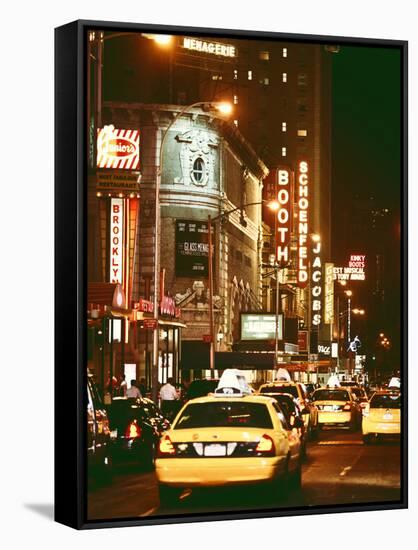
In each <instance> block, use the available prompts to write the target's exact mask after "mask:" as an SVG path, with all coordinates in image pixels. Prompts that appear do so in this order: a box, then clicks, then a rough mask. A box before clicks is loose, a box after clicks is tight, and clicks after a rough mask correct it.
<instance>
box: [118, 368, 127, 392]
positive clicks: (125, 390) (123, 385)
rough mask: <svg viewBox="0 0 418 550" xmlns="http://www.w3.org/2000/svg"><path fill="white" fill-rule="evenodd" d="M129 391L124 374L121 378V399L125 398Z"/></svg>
mask: <svg viewBox="0 0 418 550" xmlns="http://www.w3.org/2000/svg"><path fill="white" fill-rule="evenodd" d="M127 389H128V384H127V382H126V376H125V375H124V374H122V375H121V377H120V384H119V395H120V396H121V397H125V396H126V392H127Z"/></svg>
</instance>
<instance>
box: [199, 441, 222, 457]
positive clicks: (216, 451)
mask: <svg viewBox="0 0 418 550" xmlns="http://www.w3.org/2000/svg"><path fill="white" fill-rule="evenodd" d="M203 454H204V456H226V445H220V444H219V443H210V444H209V445H205V450H204V453H203Z"/></svg>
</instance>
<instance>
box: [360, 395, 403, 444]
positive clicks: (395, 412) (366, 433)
mask: <svg viewBox="0 0 418 550" xmlns="http://www.w3.org/2000/svg"><path fill="white" fill-rule="evenodd" d="M362 432H363V441H364V443H366V444H367V443H370V442H371V439H372V437H374V438H376V437H377V436H380V435H393V436H397V435H399V434H400V433H401V394H400V392H399V391H377V392H375V393H374V394H373V395H372V397H371V399H370V402H369V404H368V406H367V407H366V408H365V409H364V410H363V422H362Z"/></svg>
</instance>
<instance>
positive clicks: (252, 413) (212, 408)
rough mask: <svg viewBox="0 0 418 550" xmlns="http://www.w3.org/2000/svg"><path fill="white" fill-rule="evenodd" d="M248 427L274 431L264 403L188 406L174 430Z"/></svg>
mask: <svg viewBox="0 0 418 550" xmlns="http://www.w3.org/2000/svg"><path fill="white" fill-rule="evenodd" d="M212 427H214V428H221V427H247V428H265V429H272V428H273V423H272V421H271V417H270V413H269V411H268V409H267V407H266V405H265V404H264V403H263V404H261V403H248V402H246V401H240V402H238V401H229V402H227V401H221V400H219V401H218V402H216V403H214V402H209V403H193V404H191V405H187V406H186V408H185V409H184V411H183V413H182V414H181V416H180V418H179V419H178V420H177V422H176V423H175V426H174V428H173V429H174V430H181V429H190V428H212Z"/></svg>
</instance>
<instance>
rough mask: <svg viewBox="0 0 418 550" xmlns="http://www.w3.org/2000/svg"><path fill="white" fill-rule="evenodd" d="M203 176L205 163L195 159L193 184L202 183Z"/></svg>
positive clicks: (198, 158)
mask: <svg viewBox="0 0 418 550" xmlns="http://www.w3.org/2000/svg"><path fill="white" fill-rule="evenodd" d="M204 174H205V161H204V160H203V159H202V158H201V157H197V159H195V161H194V162H193V169H192V179H193V181H194V182H195V183H202V181H203V178H204Z"/></svg>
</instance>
